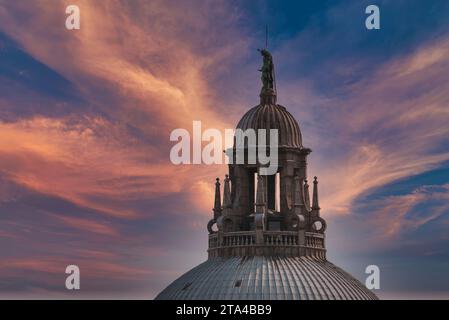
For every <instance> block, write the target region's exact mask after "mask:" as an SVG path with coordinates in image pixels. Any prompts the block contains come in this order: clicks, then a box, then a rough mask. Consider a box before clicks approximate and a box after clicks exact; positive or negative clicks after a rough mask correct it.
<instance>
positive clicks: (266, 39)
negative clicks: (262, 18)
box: [265, 24, 268, 50]
mask: <svg viewBox="0 0 449 320" xmlns="http://www.w3.org/2000/svg"><path fill="white" fill-rule="evenodd" d="M265 50H268V24H266V25H265Z"/></svg>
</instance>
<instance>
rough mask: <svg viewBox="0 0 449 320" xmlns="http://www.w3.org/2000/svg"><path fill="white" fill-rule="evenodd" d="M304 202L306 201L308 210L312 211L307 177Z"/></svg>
mask: <svg viewBox="0 0 449 320" xmlns="http://www.w3.org/2000/svg"><path fill="white" fill-rule="evenodd" d="M304 202H305V205H306V209H307V211H310V193H309V184H308V183H307V179H306V180H304Z"/></svg>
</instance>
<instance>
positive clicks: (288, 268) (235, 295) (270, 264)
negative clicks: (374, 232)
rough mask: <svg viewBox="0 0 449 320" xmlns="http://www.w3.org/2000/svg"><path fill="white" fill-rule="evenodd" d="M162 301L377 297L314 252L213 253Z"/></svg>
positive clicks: (169, 289)
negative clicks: (222, 255) (279, 254)
mask: <svg viewBox="0 0 449 320" xmlns="http://www.w3.org/2000/svg"><path fill="white" fill-rule="evenodd" d="M156 299H160V300H171V299H175V300H202V299H204V300H206V299H210V300H215V299H217V300H218V299H234V300H242V299H248V300H258V299H259V300H260V299H264V300H265V299H266V300H268V299H269V300H324V299H326V300H329V299H330V300H373V299H377V297H376V295H374V294H373V293H372V292H371V291H369V290H368V289H366V287H364V286H363V285H362V284H361V283H360V282H359V281H358V280H356V279H355V278H353V277H352V276H351V275H349V274H348V273H346V272H345V271H343V270H342V269H340V268H338V267H337V266H335V265H334V264H332V263H330V262H328V261H323V260H317V259H314V258H310V257H288V258H287V257H276V256H272V257H265V256H253V257H235V258H213V259H209V260H207V261H206V262H204V263H202V264H200V265H199V266H197V267H195V268H193V269H192V270H190V271H188V272H187V273H185V274H184V275H183V276H181V277H180V278H178V279H177V280H175V281H174V282H173V283H172V284H170V285H169V286H168V287H167V288H166V289H165V290H164V291H162V292H161V293H160V294H159V295H158V296H157V297H156Z"/></svg>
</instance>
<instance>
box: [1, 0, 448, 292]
mask: <svg viewBox="0 0 449 320" xmlns="http://www.w3.org/2000/svg"><path fill="white" fill-rule="evenodd" d="M70 4H76V5H78V6H79V8H80V14H81V28H80V30H67V29H66V28H65V20H66V18H67V15H66V14H65V8H66V7H67V6H68V5H70ZM370 4H376V5H378V6H379V8H380V19H381V20H380V21H381V28H380V30H367V29H366V27H365V19H366V17H367V15H366V14H365V8H366V7H367V6H368V5H370ZM266 25H268V30H269V40H268V49H269V50H270V51H271V53H272V55H273V59H274V63H275V67H276V81H277V92H278V102H279V103H280V104H282V105H284V106H285V107H286V108H287V110H289V111H290V112H291V113H292V114H293V115H294V116H295V118H296V119H298V122H299V124H300V128H301V132H302V136H303V143H304V145H305V146H307V147H310V148H311V149H312V150H313V152H312V153H311V155H310V156H309V169H308V170H309V175H310V176H314V175H317V176H318V177H319V181H320V185H319V186H320V206H321V208H322V209H321V214H322V216H323V217H324V218H325V219H326V220H327V222H328V229H327V235H326V236H327V239H326V241H327V248H328V258H329V260H330V261H332V262H334V263H335V264H337V265H339V266H341V267H343V268H344V269H345V270H347V271H349V272H351V273H352V274H353V275H354V276H356V277H357V278H358V279H359V280H361V281H362V282H364V279H365V278H366V276H367V275H366V274H365V273H364V271H365V268H366V266H368V265H371V264H375V265H378V266H379V268H380V272H381V278H380V279H381V280H380V285H381V290H379V291H376V294H378V295H379V296H380V297H381V298H382V297H384V298H396V299H398V298H402V299H409V298H410V299H412V298H426V299H427V298H449V274H448V272H447V270H449V232H448V231H449V125H448V124H449V107H448V104H449V2H447V1H445V0H433V1H431V2H430V3H429V2H425V1H419V0H407V1H405V0H394V1H374V2H371V1H326V0H323V1H312V0H311V1H282V2H281V3H280V2H279V1H271V0H270V1H269V0H266V1H224V0H218V1H193V0H186V1H171V0H168V1H167V0H163V1H162V0H151V1H138V0H135V1H130V0H129V1H118V0H106V1H87V0H86V1H78V0H71V1H45V0H36V1H6V0H0V298H125V299H127V298H137V299H152V298H154V297H155V296H156V295H157V293H158V292H160V291H161V290H162V289H163V288H165V287H166V286H167V285H168V284H169V283H170V282H171V281H173V280H174V279H176V278H177V277H178V276H180V275H181V274H183V273H184V272H186V271H187V270H189V269H190V268H192V267H194V266H196V265H197V264H199V263H200V262H202V261H204V260H205V259H206V258H207V255H206V249H207V231H206V224H207V222H208V220H209V219H210V218H211V217H212V210H211V208H212V206H213V192H214V181H215V177H217V176H220V177H223V176H224V175H225V173H226V166H225V165H174V164H172V163H171V162H170V158H169V153H170V149H171V147H172V146H173V142H171V141H170V139H169V137H170V132H171V131H172V130H174V129H176V128H185V129H187V130H191V128H192V121H194V120H199V121H201V122H202V124H203V127H204V128H217V129H219V130H224V129H225V128H233V127H235V125H236V123H237V122H238V120H239V119H240V118H241V116H242V115H243V114H244V113H245V112H246V111H247V110H249V109H250V108H251V107H253V106H255V105H256V104H257V103H258V93H259V91H260V86H261V84H260V74H259V72H258V69H259V68H260V65H261V58H260V55H259V53H258V52H257V50H256V49H257V48H260V47H263V46H264V45H265V26H266ZM71 264H76V265H78V266H79V268H80V271H81V290H78V291H68V290H66V288H65V278H66V276H67V275H66V274H65V272H64V271H65V268H66V266H67V265H71Z"/></svg>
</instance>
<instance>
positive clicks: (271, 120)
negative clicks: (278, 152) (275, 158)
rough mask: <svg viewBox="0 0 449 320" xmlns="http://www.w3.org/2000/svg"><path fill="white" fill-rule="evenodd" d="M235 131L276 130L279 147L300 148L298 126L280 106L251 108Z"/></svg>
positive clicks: (265, 105) (290, 115) (300, 138)
mask: <svg viewBox="0 0 449 320" xmlns="http://www.w3.org/2000/svg"><path fill="white" fill-rule="evenodd" d="M237 129H241V130H243V131H245V130H247V129H255V130H258V129H267V130H269V129H278V133H279V147H293V148H302V136H301V130H300V129H299V124H298V122H297V121H296V120H295V118H294V117H293V116H292V114H291V113H290V112H288V111H287V110H286V109H285V108H284V107H283V106H281V105H274V104H263V105H258V106H255V107H253V108H251V109H250V110H249V111H248V112H247V113H245V115H244V116H243V117H242V118H241V119H240V121H239V122H238V124H237ZM267 136H269V134H268V133H267Z"/></svg>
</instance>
